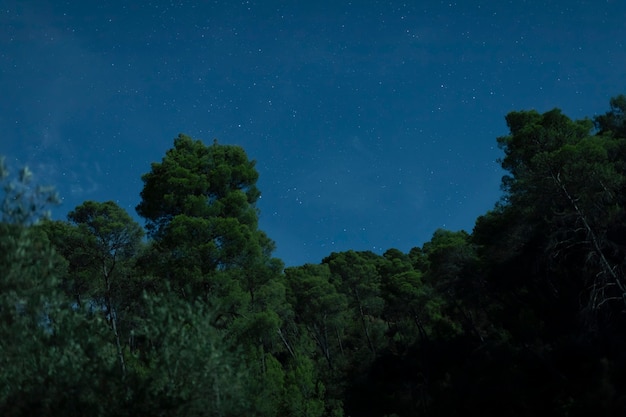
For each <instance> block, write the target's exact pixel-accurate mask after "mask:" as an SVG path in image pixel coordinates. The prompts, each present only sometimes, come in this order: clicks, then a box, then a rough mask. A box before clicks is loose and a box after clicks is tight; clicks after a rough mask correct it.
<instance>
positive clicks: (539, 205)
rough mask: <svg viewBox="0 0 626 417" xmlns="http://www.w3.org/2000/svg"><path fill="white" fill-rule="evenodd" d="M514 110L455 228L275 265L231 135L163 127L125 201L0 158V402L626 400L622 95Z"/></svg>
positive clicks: (181, 408)
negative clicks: (74, 191)
mask: <svg viewBox="0 0 626 417" xmlns="http://www.w3.org/2000/svg"><path fill="white" fill-rule="evenodd" d="M609 104H610V108H609V110H608V111H607V112H606V113H605V114H603V115H601V116H597V117H594V118H593V119H583V120H572V119H570V118H568V117H567V116H566V115H564V114H563V113H562V112H561V111H560V110H558V109H553V110H550V111H548V112H545V113H539V112H536V111H534V110H530V111H515V112H511V113H509V114H508V115H507V116H506V122H507V126H508V128H509V131H510V132H509V134H508V135H506V136H503V137H499V138H497V142H498V145H499V146H500V148H501V149H502V151H503V157H502V159H501V160H500V162H501V165H502V167H503V169H504V170H505V171H506V175H505V176H504V177H503V179H502V191H503V195H502V198H501V200H500V201H499V202H498V203H496V204H495V206H494V208H493V209H492V210H490V211H488V212H487V213H485V214H484V215H482V216H480V217H479V218H478V219H476V223H475V226H474V229H473V230H472V232H471V233H469V232H466V231H449V230H445V229H439V230H437V231H435V232H434V234H433V235H432V237H431V239H430V240H429V241H428V242H425V243H424V244H423V245H422V246H421V247H417V246H416V247H414V248H412V249H411V250H410V251H408V252H407V253H404V252H402V251H400V250H397V249H394V248H390V249H388V250H387V251H386V252H384V253H383V254H382V255H378V254H375V253H373V252H371V251H354V250H348V251H343V252H333V253H330V254H329V255H328V256H327V257H325V258H324V259H322V260H321V262H319V263H317V264H304V265H300V266H293V267H287V268H285V267H284V264H283V263H282V261H281V260H280V259H277V258H275V257H273V255H272V254H273V251H274V249H275V246H274V243H273V241H272V240H271V238H270V237H268V236H267V235H266V234H265V233H264V232H263V231H262V230H260V229H259V225H258V216H259V213H258V209H257V208H256V202H257V200H258V198H259V196H260V191H259V190H258V189H257V187H256V181H257V179H258V172H257V171H256V169H255V162H254V161H251V160H249V159H248V157H247V155H246V153H245V151H244V150H243V149H242V148H241V147H237V146H230V145H221V144H218V143H217V142H214V143H212V144H211V145H206V144H204V143H202V142H201V141H199V140H195V139H192V138H190V137H188V136H186V135H182V134H181V135H179V136H178V137H177V138H176V139H175V140H174V144H173V147H172V148H171V149H169V150H168V151H167V152H166V154H165V156H164V157H163V159H162V160H161V162H154V163H152V165H151V169H150V171H149V172H148V173H146V174H145V175H143V177H142V180H143V183H144V187H143V190H142V192H141V202H140V204H139V205H138V206H137V208H136V210H137V213H138V214H139V215H140V216H141V217H142V218H143V219H145V221H146V226H145V229H144V228H143V227H142V226H140V225H139V224H138V223H137V222H136V221H135V220H134V219H133V218H132V217H131V216H130V215H129V214H128V213H127V212H126V211H125V210H124V209H122V208H121V207H119V206H118V205H117V204H116V203H114V202H112V201H107V202H95V201H85V202H84V203H82V204H80V205H79V206H77V207H76V208H74V209H73V210H72V211H71V212H69V214H68V216H67V220H65V221H61V220H50V219H47V218H46V210H47V209H48V207H49V206H50V205H52V204H54V203H55V201H57V196H56V193H55V192H54V189H53V188H49V187H41V186H35V185H34V184H32V173H31V172H30V171H29V170H28V169H27V168H23V169H22V170H21V171H20V172H19V173H18V175H17V176H12V175H10V173H9V171H8V169H7V167H6V165H5V163H4V160H3V159H0V182H1V183H2V186H3V191H4V194H3V198H2V200H0V201H1V204H2V206H1V210H0V212H1V213H0V215H1V218H0V361H2V363H1V365H0V414H2V415H3V416H26V415H41V416H55V415H67V416H72V415H86V414H87V413H89V414H90V415H94V416H113V415H114V416H124V415H129V416H130V415H155V416H192V415H193V416H199V415H203V416H242V415H246V416H310V417H322V416H334V417H339V416H353V417H356V416H359V417H360V416H365V417H370V416H371V417H383V416H387V417H392V416H396V417H400V416H416V415H423V416H456V415H466V414H468V413H469V414H476V415H483V416H496V415H498V416H499V415H503V414H506V415H511V416H531V415H532V416H534V415H537V414H539V413H546V412H548V413H550V414H551V415H555V416H583V415H590V414H593V415H598V416H617V415H620V416H621V415H624V413H625V412H626V394H625V393H624V388H625V387H626V378H625V376H626V331H625V330H626V276H625V274H624V271H625V270H626V201H625V200H626V197H625V196H626V193H625V192H624V191H626V177H625V175H626V121H625V118H624V112H625V111H626V96H624V95H620V96H617V97H615V98H613V99H611V101H610V103H609Z"/></svg>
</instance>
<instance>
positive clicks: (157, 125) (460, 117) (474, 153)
mask: <svg viewBox="0 0 626 417" xmlns="http://www.w3.org/2000/svg"><path fill="white" fill-rule="evenodd" d="M134 3H137V4H134ZM624 22H626V2H623V1H617V0H609V1H591V0H589V1H571V0H570V1H552V2H545V1H530V0H529V1H521V0H513V1H502V0H499V1H492V0H489V1H487V0H485V1H459V2H450V1H444V2H441V1H414V2H411V1H405V2H401V1H397V2H396V1H386V2H382V1H381V2H374V1H362V2H361V1H359V2H357V1H354V2H342V1H290V2H289V1H258V2H254V1H211V2H209V1H202V2H201V1H197V2H191V1H183V2H170V1H152V2H127V1H106V0H104V1H31V0H8V1H4V2H2V4H1V5H0V91H2V94H1V95H0V126H1V128H2V131H3V132H5V133H4V134H3V136H2V138H0V154H1V155H5V156H6V157H7V162H8V164H9V166H10V167H12V168H13V169H14V170H16V169H18V168H19V167H20V166H22V165H24V164H27V165H28V166H30V167H31V169H32V170H33V171H34V173H35V175H36V178H37V180H38V181H39V182H40V183H44V184H53V185H56V186H57V188H58V190H59V192H60V194H61V196H62V197H63V204H62V205H61V206H60V207H58V208H56V209H55V210H54V216H55V217H56V218H64V217H65V215H66V214H67V212H68V211H70V210H72V209H73V208H74V207H75V206H77V205H78V204H81V203H82V202H83V201H85V200H95V201H107V200H113V201H116V202H117V203H118V204H119V205H120V206H121V207H123V208H124V209H126V210H127V211H128V212H129V213H130V214H131V215H133V216H135V217H136V218H137V220H138V221H140V219H139V218H138V217H137V215H136V213H135V209H134V208H135V206H136V205H137V204H138V203H139V192H140V191H141V188H142V182H141V175H142V174H144V173H146V172H148V171H149V170H150V163H151V162H153V161H160V160H161V158H162V157H163V156H164V155H165V152H166V151H167V149H169V148H171V147H172V145H173V139H174V138H175V137H176V136H177V135H178V134H179V133H185V134H188V135H190V136H192V137H194V138H196V139H202V140H204V141H205V143H207V144H210V143H212V141H213V139H215V138H216V139H218V141H219V142H220V143H223V144H235V145H240V146H242V147H243V148H244V149H245V150H246V152H247V153H248V156H249V157H250V158H251V159H254V160H256V161H257V169H258V171H259V173H260V179H259V182H258V187H259V189H260V190H261V192H262V198H261V200H260V201H259V204H258V207H259V208H260V210H261V216H260V227H261V229H262V230H264V231H265V232H266V233H267V234H268V235H269V236H270V237H271V238H272V239H273V240H274V241H275V242H276V244H277V251H276V253H275V255H276V256H278V257H279V258H281V259H283V260H284V261H285V262H286V264H287V265H299V264H302V263H305V262H312V263H317V262H319V261H320V260H321V259H322V258H323V257H325V256H327V255H329V254H330V253H331V252H333V251H342V250H348V249H355V250H373V251H374V252H377V253H381V252H384V251H385V250H386V249H389V248H397V249H400V250H402V251H408V250H409V249H410V248H412V247H414V246H421V245H422V244H423V243H424V242H425V241H428V240H429V239H430V237H431V235H432V233H433V232H434V231H435V230H436V229H437V228H440V227H443V228H447V229H451V230H458V229H465V230H467V231H471V230H472V227H473V225H474V221H475V219H476V217H477V216H479V215H481V214H484V213H485V212H486V211H487V210H489V209H490V208H492V207H493V205H494V203H495V202H496V201H497V200H498V198H499V196H500V189H499V184H500V178H501V176H502V174H503V173H502V171H501V170H500V168H499V165H498V163H497V158H499V157H500V156H501V152H500V150H499V149H498V148H497V145H496V137H498V136H502V135H506V134H507V128H506V124H505V122H504V116H505V115H506V114H507V113H508V112H510V111H513V110H528V109H536V110H538V111H547V110H550V109H552V108H554V107H559V108H561V109H562V110H563V112H564V113H565V114H567V115H568V116H570V117H572V118H581V117H585V116H588V117H592V116H594V115H596V114H600V113H604V112H605V111H607V110H608V104H609V99H610V97H612V96H616V95H618V94H622V93H626V85H625V84H626V77H625V76H626V24H625V23H624ZM141 224H143V221H141Z"/></svg>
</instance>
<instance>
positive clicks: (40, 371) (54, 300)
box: [0, 170, 119, 416]
mask: <svg viewBox="0 0 626 417" xmlns="http://www.w3.org/2000/svg"><path fill="white" fill-rule="evenodd" d="M22 172H24V170H23V171H22ZM20 176H21V177H23V176H24V175H23V174H21V175H20ZM22 179H23V178H22ZM2 181H8V176H6V175H5V176H3V177H2ZM18 188H19V187H18ZM16 189H17V188H15V187H4V188H3V190H4V192H5V194H4V196H3V197H4V199H5V201H7V198H9V199H11V203H10V204H9V205H4V206H3V207H2V208H1V214H2V222H0V271H2V273H1V274H0V414H1V415H3V416H24V415H41V416H52V415H59V414H63V415H69V416H74V415H75V416H80V415H85V414H87V413H89V414H90V415H104V414H105V412H111V413H112V414H115V413H116V412H117V411H119V410H118V409H117V408H116V407H115V405H110V406H109V407H108V408H106V407H105V403H104V402H103V401H102V398H107V397H108V398H116V397H117V396H118V394H119V391H118V388H117V386H116V380H115V379H114V378H111V377H110V376H111V371H112V369H113V366H114V365H115V356H114V355H112V354H110V352H109V351H108V350H107V349H106V348H105V349H103V348H102V347H103V345H102V343H101V340H103V339H102V338H103V335H104V334H105V333H106V326H105V325H104V321H103V320H101V319H100V318H99V317H97V316H94V315H91V314H89V313H88V312H87V311H84V310H83V309H80V308H76V307H75V306H72V303H71V302H70V300H69V299H67V298H66V297H65V296H64V294H63V292H62V291H61V289H60V286H59V284H60V277H61V276H62V275H63V274H64V269H65V267H66V262H65V260H64V259H63V258H62V257H61V256H59V254H58V253H56V251H55V250H54V248H53V246H52V245H51V243H50V241H49V240H48V238H47V235H46V234H45V233H44V232H43V231H42V229H41V228H40V227H36V226H33V224H37V223H39V220H40V216H41V214H42V209H45V208H46V207H47V205H48V204H49V202H50V201H51V200H49V195H46V194H47V193H44V194H43V195H42V194H41V193H40V190H38V189H37V188H35V191H34V192H33V193H32V194H29V191H28V188H23V189H21V191H20V192H18V193H15V190H16ZM51 192H53V190H51ZM13 198H14V199H13ZM16 208H18V209H16ZM105 410H106V411H105Z"/></svg>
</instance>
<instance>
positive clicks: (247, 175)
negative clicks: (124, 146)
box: [137, 134, 280, 308]
mask: <svg viewBox="0 0 626 417" xmlns="http://www.w3.org/2000/svg"><path fill="white" fill-rule="evenodd" d="M254 165H255V163H254V161H250V160H248V157H247V156H246V154H245V152H244V150H243V149H242V148H240V147H238V146H229V145H220V144H218V143H217V142H214V143H213V144H212V145H210V146H206V145H204V144H203V143H202V142H201V141H199V140H193V139H192V138H190V137H188V136H185V135H182V134H181V135H179V136H178V137H177V138H176V139H175V141H174V147H173V148H172V149H170V150H168V151H167V153H166V155H165V157H164V158H163V160H162V162H161V163H153V164H152V169H151V171H150V172H149V173H147V174H145V175H144V176H143V177H142V179H143V182H144V188H143V190H142V192H141V197H142V201H141V203H140V204H139V205H138V206H137V212H138V213H139V215H140V216H142V217H144V218H145V219H146V227H147V229H148V232H149V234H150V236H151V237H152V238H153V239H154V240H155V241H156V243H157V247H158V250H159V251H160V252H161V254H162V256H163V260H164V262H165V265H167V267H165V265H164V267H163V268H162V269H163V274H162V275H164V278H167V279H168V280H169V281H170V282H171V284H172V286H173V287H172V288H173V289H175V290H177V291H179V293H181V294H186V293H187V292H188V291H193V292H201V293H203V294H204V295H205V296H210V295H211V294H213V295H219V296H220V297H222V296H225V294H226V293H231V294H234V293H240V296H238V297H236V298H241V297H244V296H245V293H246V292H247V293H248V296H249V299H252V298H254V293H255V291H256V290H257V289H258V288H259V286H261V285H262V284H263V283H264V282H266V281H267V276H268V275H267V274H266V273H265V272H263V270H264V269H266V270H267V269H269V270H273V271H276V270H277V269H280V265H277V263H276V261H275V260H272V258H271V253H272V251H273V249H274V243H273V242H272V241H271V240H270V239H269V238H268V237H267V236H266V235H265V234H264V233H263V232H262V231H260V230H259V229H258V210H257V208H256V206H255V203H256V201H257V199H258V198H259V196H260V192H259V190H258V189H257V187H256V181H257V178H258V173H257V171H256V170H255V168H254ZM277 266H278V268H277ZM242 271H246V272H245V273H242ZM270 275H271V274H270ZM259 280H260V281H259ZM244 281H245V282H244ZM248 296H245V297H246V298H247V297H248ZM248 301H250V300H248ZM248 301H244V300H240V301H237V303H240V304H241V303H243V304H245V303H246V302H248ZM243 304H242V305H243ZM235 308H236V306H235Z"/></svg>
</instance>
